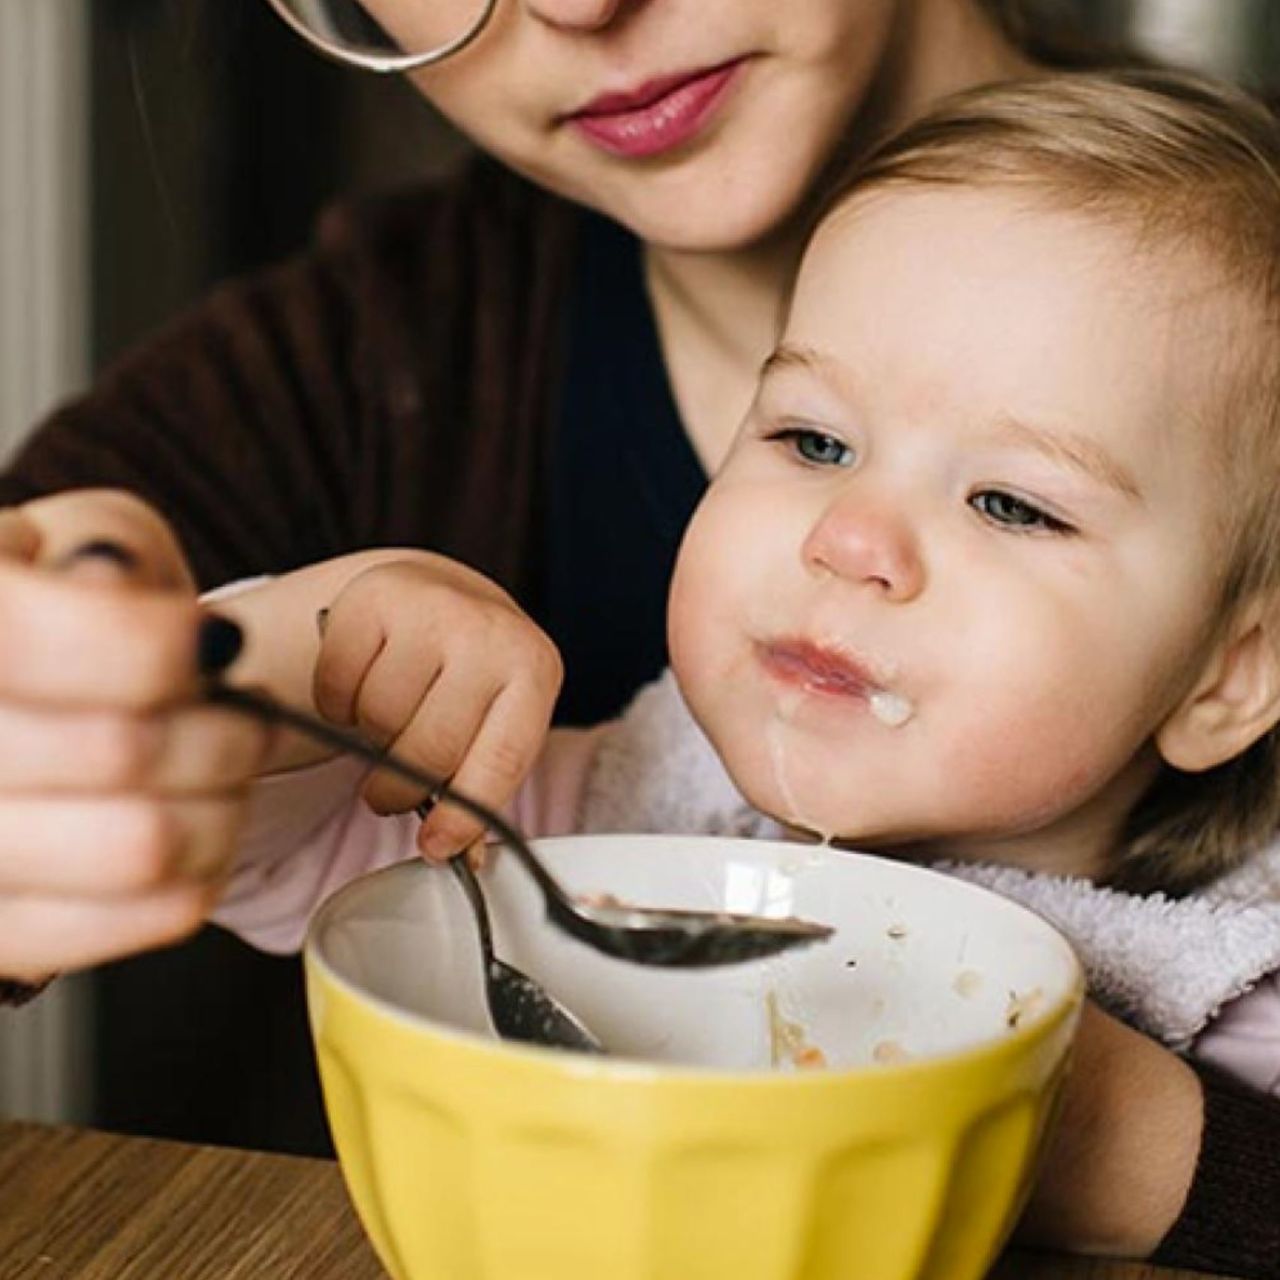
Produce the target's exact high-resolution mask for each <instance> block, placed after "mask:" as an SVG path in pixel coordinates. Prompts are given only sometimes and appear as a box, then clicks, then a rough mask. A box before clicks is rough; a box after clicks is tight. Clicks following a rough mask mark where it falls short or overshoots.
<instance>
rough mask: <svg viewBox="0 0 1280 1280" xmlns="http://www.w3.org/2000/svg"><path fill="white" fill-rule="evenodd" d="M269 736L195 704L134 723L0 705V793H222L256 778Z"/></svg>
mask: <svg viewBox="0 0 1280 1280" xmlns="http://www.w3.org/2000/svg"><path fill="white" fill-rule="evenodd" d="M269 737H270V731H269V730H268V729H267V728H266V727H265V726H263V725H262V724H260V723H258V722H256V721H254V720H253V719H251V718H250V717H248V716H242V715H237V714H235V713H234V712H230V711H223V710H220V709H217V708H214V707H206V706H201V705H199V704H191V705H188V706H184V707H180V708H178V709H176V710H174V711H172V712H168V713H156V714H154V715H140V716H134V715H130V714H128V713H127V712H123V711H62V712H44V713H39V712H36V711H33V710H30V709H28V708H25V707H16V706H13V705H12V704H3V703H0V793H4V792H17V791H39V792H44V793H61V794H66V793H68V792H72V793H76V794H80V795H84V794H87V793H94V792H108V791H131V790H146V791H150V792H152V793H155V794H165V795H199V794H202V793H206V792H221V791H225V790H227V789H228V788H230V787H234V786H237V785H241V784H244V783H246V782H247V781H248V780H249V779H250V778H251V777H253V776H254V774H255V773H256V771H257V768H258V765H259V763H260V762H261V760H262V758H263V756H264V755H265V752H266V747H267V742H268V740H269Z"/></svg>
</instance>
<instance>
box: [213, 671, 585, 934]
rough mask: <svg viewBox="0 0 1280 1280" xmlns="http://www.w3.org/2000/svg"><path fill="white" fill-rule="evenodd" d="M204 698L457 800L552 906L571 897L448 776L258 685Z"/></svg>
mask: <svg viewBox="0 0 1280 1280" xmlns="http://www.w3.org/2000/svg"><path fill="white" fill-rule="evenodd" d="M205 700H206V701H207V702H210V703H212V704H214V705H215V706H220V707H231V708H232V709H234V710H237V711H241V712H244V713H245V714H247V715H251V716H256V717H257V718H258V719H260V720H264V721H266V722H267V723H268V724H282V725H285V726H286V727H288V728H290V729H296V730H297V731H298V732H299V733H305V734H306V735H307V736H308V737H311V738H314V739H315V740H316V741H317V742H322V743H324V744H325V746H328V747H333V748H335V749H336V750H338V751H345V752H348V753H349V754H351V755H353V756H358V757H359V758H360V759H362V760H368V761H369V763H370V764H374V765H376V766H377V767H378V768H379V769H386V770H387V771H388V772H389V773H394V774H398V775H399V776H400V777H402V778H405V779H407V780H408V781H409V782H412V783H413V784H414V785H415V786H419V787H425V788H426V789H427V791H428V792H429V793H430V797H431V800H432V801H433V802H436V803H438V802H439V801H441V800H447V801H448V802H449V803H450V804H456V805H457V806H458V808H459V809H465V810H466V811H467V812H468V813H470V814H472V815H473V816H474V817H477V818H479V819H480V821H481V822H483V823H484V824H485V826H486V827H488V828H489V829H490V830H491V831H493V832H494V834H496V835H497V836H498V838H499V839H500V840H501V841H502V843H503V844H504V845H506V846H507V847H508V848H509V849H510V850H511V851H512V852H513V853H514V854H515V855H516V857H517V858H519V860H520V862H521V864H522V865H523V867H524V869H525V870H526V871H527V872H528V873H529V874H530V875H531V876H532V877H533V879H534V880H535V881H536V882H537V885H538V887H539V888H540V889H541V890H542V893H543V896H544V898H545V899H546V901H547V906H548V908H549V909H550V908H551V907H552V904H560V903H567V902H568V900H569V895H568V894H567V893H566V891H565V890H564V889H563V888H562V887H561V885H560V883H559V881H557V880H556V879H555V877H554V876H552V874H551V873H550V872H549V871H548V870H547V869H546V867H544V866H543V865H542V863H541V862H539V861H538V859H537V858H535V857H534V856H533V853H532V852H531V851H530V849H529V846H528V844H527V843H526V842H525V838H524V836H522V835H521V834H520V832H519V831H517V830H516V829H515V827H513V826H512V825H511V824H510V823H509V822H508V821H507V820H506V818H504V817H503V816H502V815H501V814H500V813H498V812H497V811H496V810H494V809H491V808H489V806H488V805H485V804H481V803H480V801H479V800H473V799H472V798H471V797H470V796H469V795H467V794H466V792H464V791H459V790H457V789H456V788H455V787H454V786H453V784H452V783H450V782H447V781H446V780H445V779H444V778H438V777H436V775H435V774H433V773H429V772H428V771H427V770H426V769H420V768H419V767H418V766H417V765H413V764H410V763H409V762H408V761H407V760H402V759H401V758H400V757H399V756H396V755H393V754H392V753H391V752H390V751H385V750H383V749H382V748H381V747H375V746H373V744H372V743H369V742H366V741H365V739H364V738H362V737H360V735H359V734H356V733H352V732H350V731H349V730H346V729H339V728H338V727H337V726H335V725H331V724H329V723H328V722H327V721H324V720H321V719H320V718H319V717H318V716H313V715H308V714H307V713H306V712H305V711H298V710H297V709H296V708H294V707H290V706H286V705H285V703H283V702H278V701H277V700H276V699H275V698H273V697H271V696H270V695H269V694H265V693H262V692H260V691H259V690H256V689H243V688H235V687H233V686H231V685H227V684H221V683H218V682H216V681H215V682H213V683H211V684H209V685H208V686H207V687H206V689H205ZM550 914H552V915H553V916H556V918H558V915H557V913H556V912H554V911H551V912H550Z"/></svg>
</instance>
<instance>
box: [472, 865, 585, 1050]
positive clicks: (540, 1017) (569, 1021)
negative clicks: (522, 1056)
mask: <svg viewBox="0 0 1280 1280" xmlns="http://www.w3.org/2000/svg"><path fill="white" fill-rule="evenodd" d="M449 865H450V866H451V867H452V868H453V873H454V875H456V876H457V877H458V882H459V883H460V884H461V885H462V890H463V892H464V893H465V894H466V895H467V901H468V902H470V903H471V910H472V911H473V912H474V913H475V917H476V930H477V931H478V933H479V934H480V957H481V960H482V962H483V964H484V993H485V1000H486V1001H487V1002H488V1005H489V1016H490V1017H491V1018H492V1019H493V1025H494V1028H495V1030H496V1031H497V1032H498V1034H499V1035H500V1036H501V1037H502V1038H503V1039H504V1040H520V1041H523V1042H525V1043H527V1044H545V1045H552V1046H554V1047H555V1048H559V1049H576V1050H577V1051H578V1052H580V1053H603V1052H604V1045H602V1044H601V1043H600V1041H599V1040H597V1039H596V1037H595V1036H594V1035H592V1034H591V1032H590V1031H588V1030H587V1028H586V1027H585V1026H584V1025H583V1023H582V1021H581V1020H580V1019H579V1018H578V1017H576V1016H575V1015H574V1014H572V1013H570V1011H569V1010H568V1009H566V1008H565V1007H564V1005H562V1004H561V1003H560V1002H559V1001H558V1000H557V999H556V998H555V997H554V996H553V995H552V994H551V993H550V992H549V991H548V990H547V989H546V988H545V987H543V986H542V985H541V984H540V983H537V982H535V981H534V980H533V979H532V978H531V977H529V975H528V974H527V973H522V972H521V971H520V970H519V969H517V968H516V967H515V966H514V965H509V964H507V963H506V962H505V961H503V960H499V959H498V957H497V956H496V955H494V952H493V934H492V933H491V931H490V928H489V911H488V908H487V907H486V906H485V901H484V890H483V889H481V887H480V881H479V880H478V879H477V878H476V873H475V872H474V871H472V870H471V865H470V863H468V862H467V859H466V857H465V856H462V857H457V858H453V859H452V860H451V861H450V863H449Z"/></svg>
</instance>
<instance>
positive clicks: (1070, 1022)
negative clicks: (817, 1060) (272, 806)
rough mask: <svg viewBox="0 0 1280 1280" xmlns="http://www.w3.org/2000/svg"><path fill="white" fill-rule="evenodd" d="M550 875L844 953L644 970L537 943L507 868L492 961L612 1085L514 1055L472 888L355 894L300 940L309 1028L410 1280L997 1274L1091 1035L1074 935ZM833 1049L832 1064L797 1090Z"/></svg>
mask: <svg viewBox="0 0 1280 1280" xmlns="http://www.w3.org/2000/svg"><path fill="white" fill-rule="evenodd" d="M539 849H540V851H541V853H542V855H543V856H544V857H545V858H546V860H547V862H548V864H549V865H550V866H551V867H552V868H553V869H554V870H555V872H556V873H557V874H558V875H559V876H560V878H561V879H562V880H563V881H564V883H565V884H567V885H568V886H569V887H570V888H571V889H573V890H574V891H575V892H580V893H601V892H608V893H612V894H616V895H617V896H619V897H623V898H626V899H628V900H631V901H635V902H638V903H646V904H650V905H668V906H700V907H708V906H709V907H715V908H718V909H722V910H731V911H760V912H766V913H776V914H779V915H792V914H795V915H800V916H806V917H809V918H814V919H819V920H823V921H826V922H828V923H831V924H833V925H835V926H836V927H837V933H836V935H835V937H834V938H833V940H831V941H830V942H827V943H824V944H821V945H819V946H815V947H811V948H809V949H807V950H805V951H803V952H799V953H796V954H795V955H792V956H788V957H783V958H780V959H777V960H770V961H759V962H756V963H753V964H748V965H739V966H734V967H731V968H726V969H720V970H708V971H700V972H690V971H684V972H679V971H657V970H650V969H644V968H639V967H636V966H634V965H628V964H624V963H621V962H619V961H616V960H610V959H607V958H604V957H601V956H597V955H596V954H595V953H594V952H591V951H589V950H588V949H586V948H585V947H583V946H582V945H581V944H579V943H576V942H573V941H572V940H568V939H566V938H564V937H562V936H561V935H560V934H559V933H558V932H557V931H556V930H554V929H552V928H551V927H550V926H548V925H546V924H545V923H544V921H543V918H542V912H541V907H540V902H539V900H538V898H537V895H536V891H535V890H534V889H533V887H532V885H531V884H530V882H529V880H528V878H527V877H526V876H525V874H524V872H523V871H522V870H521V869H520V868H519V867H518V866H517V865H516V864H515V862H514V859H512V858H511V857H510V856H502V855H499V856H497V857H496V858H495V859H494V865H493V866H492V868H491V869H490V870H489V871H488V873H487V874H486V875H485V887H486V892H487V895H488V897H489V899H490V905H491V909H492V911H493V915H494V925H495V933H496V936H497V943H498V951H499V954H500V955H501V956H502V957H503V958H504V959H506V960H508V961H510V962H511V963H514V964H516V965H519V966H520V967H521V968H524V969H526V970H527V971H528V972H530V973H531V974H533V975H535V976H537V977H538V978H540V979H541V980H543V981H544V982H545V983H546V985H547V986H548V987H549V988H550V989H551V990H553V991H554V992H555V993H556V994H557V995H558V996H560V997H561V999H563V1000H564V1001H565V1002H566V1003H567V1004H568V1005H569V1006H570V1007H571V1008H573V1009H574V1010H575V1011H576V1012H577V1013H578V1014H579V1015H580V1016H582V1017H583V1018H584V1019H585V1020H586V1022H587V1023H588V1024H589V1025H590V1026H591V1027H592V1028H593V1029H594V1030H595V1031H596V1032H597V1034H598V1035H600V1037H601V1038H602V1039H603V1040H604V1042H605V1044H606V1045H607V1046H608V1047H609V1049H610V1051H611V1056H609V1057H608V1058H604V1059H595V1058H586V1057H581V1056H575V1055H571V1054H566V1053H560V1052H556V1051H551V1050H545V1049H538V1048H529V1047H524V1046H519V1045H513V1044H507V1043H501V1042H498V1041H496V1040H495V1039H493V1036H492V1031H491V1029H490V1027H489V1023H488V1020H487V1017H486V1016H485V1013H484V1007H483V999H482V990H481V975H480V966H479V963H478V956H477V950H476V935H475V928H474V924H473V922H472V921H471V919H470V917H469V915H468V914H467V909H466V904H465V901H464V899H463V898H462V895H461V890H460V889H459V887H458V886H457V884H456V883H455V881H454V878H453V876H451V875H448V874H446V873H444V872H442V871H440V870H438V869H433V868H428V867H426V866H424V865H422V864H419V863H412V864H405V865H403V866H398V867H395V868H392V869H391V870H388V871H383V872H379V873H377V874H375V875H373V876H370V877H367V878H366V879H364V880H361V881H358V882H357V883H355V884H352V885H350V886H348V887H347V888H346V889H344V890H343V891H342V892H340V893H339V894H337V895H336V896H335V897H334V898H333V899H331V900H330V901H329V902H328V903H327V904H326V906H325V907H324V908H323V910H322V911H321V912H320V913H319V915H318V916H317V918H316V921H315V923H314V925H313V927H312V930H311V933H310V937H309V939H308V942H307V948H306V969H307V986H308V997H309V1002H310V1010H311V1021H312V1030H313V1034H314V1037H315V1043H316V1048H317V1053H318V1057H319V1063H320V1074H321V1079H322V1082H323V1086H324V1095H325V1102H326V1106H327V1109H328V1114H329V1121H330V1124H331V1126H332V1129H333V1135H334V1140H335V1143H336V1145H337V1149H338V1155H339V1157H340V1159H341V1162H342V1168H343V1171H344V1175H345V1177H346V1180H347V1185H348V1187H349V1189H350V1192H351V1196H352V1199H353V1201H354V1202H355V1206H356V1209H357V1211H358V1213H359V1215H360V1217H361V1220H362V1221H363V1223H364V1225H365V1228H366V1230H367V1231H368V1233H369V1235H370V1237H371V1238H372V1240H373V1243H374V1246H375V1248H376V1249H377V1251H378V1254H379V1256H380V1257H381V1259H382V1261H383V1263H384V1264H385V1266H386V1268H387V1270H388V1271H389V1272H390V1273H391V1275H392V1276H394V1277H396V1280H968V1278H969V1277H973V1278H975V1280H976V1278H977V1277H980V1276H981V1275H983V1274H984V1272H985V1271H986V1269H987V1267H988V1266H989V1265H990V1264H991V1262H992V1260H993V1258H994V1257H995V1255H996V1253H997V1252H998V1250H999V1248H1000V1246H1001V1245H1002V1243H1003V1242H1004V1240H1005V1238H1006V1236H1007V1234H1008V1232H1009V1230H1010V1228H1011V1226H1012V1224H1013V1222H1014V1220H1015V1218H1016V1215H1017V1213H1018V1211H1019V1209H1020V1207H1021V1205H1022V1202H1023V1200H1024V1197H1025V1193H1026V1191H1027V1188H1028V1185H1029V1181H1030V1178H1031V1175H1032V1172H1033V1169H1034V1164H1035V1158H1036V1154H1037V1151H1038V1150H1039V1148H1040V1146H1041V1143H1042V1140H1043V1137H1044V1134H1045V1131H1046V1128H1047V1125H1048V1122H1049V1120H1050V1117H1051V1114H1052V1112H1053V1110H1054V1103H1055V1099H1056V1097H1057V1095H1058V1092H1059V1086H1060V1084H1061V1081H1062V1077H1063V1073H1064V1070H1065V1065H1066V1059H1067V1052H1068V1048H1069V1045H1070V1042H1071V1037H1072V1035H1073V1033H1074V1029H1075V1024H1076V1021H1077V1017H1078V1013H1079V1007H1080V1001H1081V998H1082V993H1083V982H1082V977H1081V972H1080V968H1079V965H1078V964H1077V962H1076V960H1075V957H1074V955H1073V954H1072V952H1071V949H1070V947H1069V946H1068V945H1067V944H1066V942H1065V941H1063V939H1062V938H1061V936H1060V935H1059V934H1057V933H1056V932H1055V931H1054V930H1053V929H1051V928H1050V927H1049V926H1048V925H1047V924H1045V923H1044V922H1043V921H1042V920H1040V919H1039V918H1038V917H1037V916H1035V915H1033V914H1031V913H1030V912H1028V911H1025V910H1023V909H1022V908H1020V907H1018V906H1015V905H1014V904H1012V903H1010V902H1008V901H1006V900H1004V899H1002V898H999V897H997V896H996V895H994V894H991V893H988V892H986V891H984V890H981V889H977V888H974V887H973V886H971V885H967V884H964V883H961V882H960V881H957V880H953V879H950V878H948V877H946V876H943V875H940V874H936V873H933V872H930V871H926V870H922V869H920V868H917V867H912V866H908V865H905V864H901V863H895V862H890V861H886V860H883V859H879V858H872V857H866V856H862V855H853V854H847V853H838V852H834V851H831V850H828V849H815V848H812V847H807V846H798V845H793V844H774V843H770V842H765V841H743V840H732V839H723V840H720V839H700V838H668V837H653V836H596V837H571V838H566V839H560V840H546V841H540V842H539ZM815 1049H816V1050H817V1051H819V1052H820V1054H821V1055H822V1057H824V1058H825V1060H826V1062H827V1063H828V1066H827V1068H826V1069H816V1070H815V1069H803V1068H801V1067H798V1066H797V1065H796V1063H797V1061H805V1060H808V1059H812V1058H814V1057H815V1056H816V1055H815V1054H814V1053H813V1052H812V1051H813V1050H815ZM806 1050H807V1051H809V1052H807V1053H806Z"/></svg>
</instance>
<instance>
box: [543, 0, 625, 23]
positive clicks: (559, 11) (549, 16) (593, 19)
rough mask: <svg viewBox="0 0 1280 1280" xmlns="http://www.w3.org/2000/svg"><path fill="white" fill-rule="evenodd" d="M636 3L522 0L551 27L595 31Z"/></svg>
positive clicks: (622, 0) (606, 0)
mask: <svg viewBox="0 0 1280 1280" xmlns="http://www.w3.org/2000/svg"><path fill="white" fill-rule="evenodd" d="M638 2H639V0H524V3H525V8H526V9H528V10H529V12H530V13H532V14H533V15H534V16H535V17H537V18H540V19H541V20H542V21H543V22H545V23H546V24H547V25H548V26H550V27H556V28H559V29H560V30H564V31H598V30H599V29H600V28H601V27H607V26H608V25H609V23H611V22H613V21H614V19H615V18H617V17H618V16H619V14H621V13H622V11H623V10H624V9H631V8H634V7H635V5H636V4H637V3H638Z"/></svg>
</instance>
